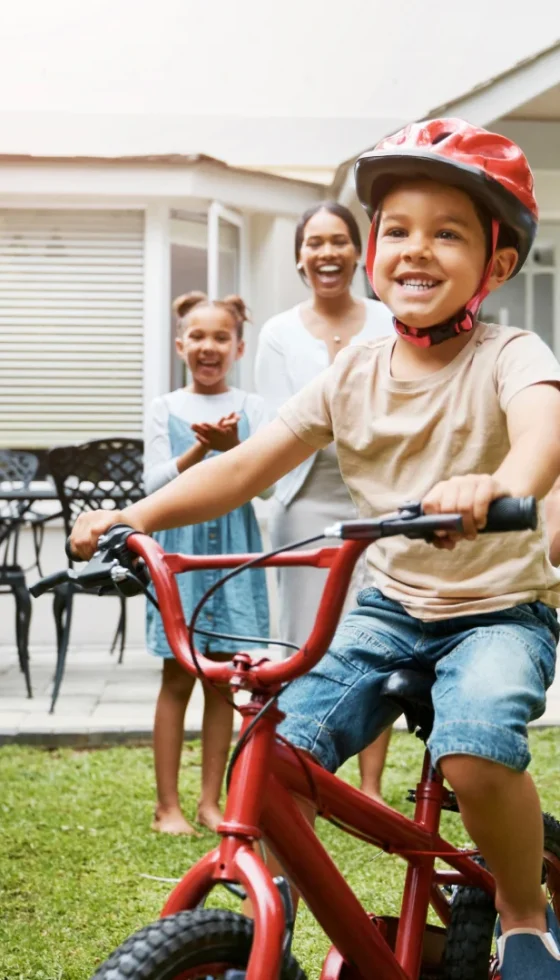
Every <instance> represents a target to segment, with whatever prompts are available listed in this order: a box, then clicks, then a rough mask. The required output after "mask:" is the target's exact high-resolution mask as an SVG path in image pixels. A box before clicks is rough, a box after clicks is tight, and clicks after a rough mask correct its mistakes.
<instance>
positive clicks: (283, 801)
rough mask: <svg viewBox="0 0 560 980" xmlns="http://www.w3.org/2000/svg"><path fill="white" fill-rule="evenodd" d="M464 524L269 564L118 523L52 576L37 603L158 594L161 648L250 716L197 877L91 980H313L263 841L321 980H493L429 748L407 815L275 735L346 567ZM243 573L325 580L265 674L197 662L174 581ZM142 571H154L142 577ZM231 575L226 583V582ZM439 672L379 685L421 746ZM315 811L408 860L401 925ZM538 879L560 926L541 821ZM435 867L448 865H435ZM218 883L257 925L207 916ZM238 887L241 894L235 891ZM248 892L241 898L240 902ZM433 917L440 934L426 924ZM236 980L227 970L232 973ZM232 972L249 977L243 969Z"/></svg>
mask: <svg viewBox="0 0 560 980" xmlns="http://www.w3.org/2000/svg"><path fill="white" fill-rule="evenodd" d="M535 523H536V506H535V502H534V500H533V499H532V498H528V499H517V500H516V499H513V498H504V499H502V500H499V501H496V502H495V503H494V504H493V505H492V507H491V510H490V513H489V518H488V523H487V526H486V528H485V530H486V531H510V530H523V529H526V528H528V527H534V526H535ZM460 528H461V518H460V517H459V516H458V515H452V514H444V515H437V516H426V515H423V514H422V513H421V509H420V507H419V506H418V505H407V506H406V507H405V508H403V509H402V510H401V511H399V513H398V514H396V515H391V516H389V517H387V518H384V519H380V520H363V521H350V522H347V523H344V524H340V525H338V526H337V527H336V528H335V529H332V528H331V529H329V535H330V536H332V533H333V531H336V533H338V535H339V536H340V537H341V538H344V539H345V543H344V544H343V545H342V546H341V547H339V548H332V547H324V548H320V549H317V550H313V551H299V552H297V551H296V552H290V551H284V552H282V553H270V554H268V555H264V556H259V555H257V556H255V555H223V556H218V557H216V556H212V557H205V556H194V557H193V556H188V555H178V554H166V553H164V552H163V550H162V549H161V547H160V546H159V545H158V544H157V543H156V542H154V541H153V540H151V539H150V538H149V537H146V536H145V535H142V534H138V533H136V532H133V531H132V530H131V529H130V528H126V527H123V526H122V525H120V526H116V527H114V528H112V529H111V531H110V532H109V533H108V534H107V535H105V537H104V539H102V540H101V541H100V547H99V551H98V552H97V553H96V554H95V555H94V557H93V558H92V560H91V561H90V562H89V563H88V565H87V566H86V567H85V568H84V570H83V571H82V572H78V571H76V570H75V569H71V570H70V571H65V572H61V573H57V574H56V575H54V576H49V577H48V578H47V579H43V580H42V581H40V582H38V583H37V584H36V585H35V586H34V587H33V588H32V590H31V591H32V593H33V594H34V595H39V594H41V593H42V592H44V591H47V590H48V589H50V588H52V587H53V586H54V585H55V584H57V583H58V582H60V581H62V580H63V579H64V578H65V577H66V576H72V577H73V580H74V582H75V584H76V585H77V586H78V587H81V588H84V589H86V590H88V591H91V590H95V591H98V592H103V591H106V590H108V589H110V588H117V589H119V590H120V591H122V592H124V593H125V594H133V593H138V592H139V591H146V589H147V585H148V583H149V581H150V580H151V582H152V583H153V588H154V590H155V593H156V595H157V600H158V602H159V608H160V610H161V614H162V617H163V622H164V625H165V629H166V633H167V638H168V641H169V644H170V646H171V649H172V651H173V653H174V655H175V657H176V658H177V660H178V661H179V662H180V663H181V664H182V665H183V667H184V668H185V670H187V671H189V672H190V673H191V674H197V675H201V676H203V677H204V678H205V679H206V681H208V682H210V683H215V684H220V685H225V684H228V685H229V686H230V688H231V690H232V691H234V692H235V691H237V690H239V689H245V690H249V691H251V694H252V696H251V700H250V702H249V703H248V704H247V705H245V706H243V707H241V708H240V711H241V713H242V715H243V724H242V729H241V734H240V738H239V742H238V744H237V746H236V749H235V751H234V754H233V758H232V763H231V765H230V781H229V790H228V796H227V805H226V810H225V816H224V821H223V823H222V824H221V826H220V830H219V833H220V837H221V841H220V843H219V845H218V846H217V847H216V848H215V849H214V850H213V851H211V852H210V853H209V854H207V855H206V856H205V857H204V858H202V859H201V860H200V861H199V862H198V863H197V864H195V866H194V867H193V868H191V869H190V870H189V871H188V872H187V873H186V874H185V876H184V878H183V879H182V880H181V882H180V883H179V884H178V885H177V886H176V887H175V888H174V890H173V891H172V893H171V895H170V896H169V898H168V900H167V902H166V904H165V907H164V909H163V911H162V918H161V919H160V920H159V921H158V922H156V923H154V924H152V925H149V926H147V927H145V928H144V929H142V930H140V931H139V932H138V933H136V934H135V935H134V936H132V937H130V938H129V939H127V940H126V942H124V943H123V944H122V946H120V947H119V948H118V949H117V950H116V951H115V952H114V953H113V954H112V955H111V956H110V957H109V959H108V960H107V961H106V962H105V963H104V964H103V965H102V966H100V967H99V969H98V970H97V972H96V973H95V977H94V980H132V978H137V980H210V978H223V980H228V977H233V976H246V980H305V974H304V973H303V971H302V970H301V969H300V967H299V966H298V964H297V962H296V960H295V959H294V957H293V956H292V953H291V933H292V926H293V914H292V906H291V899H290V889H289V887H288V886H287V883H286V880H285V879H283V878H275V879H274V878H273V877H272V875H271V873H270V871H269V870H268V868H267V866H266V863H265V861H264V860H263V858H262V856H261V853H260V849H259V847H258V846H256V845H257V844H258V842H260V841H263V840H264V841H266V842H267V843H268V844H269V845H270V847H271V849H272V850H273V851H274V853H275V854H276V856H277V857H278V858H279V860H280V861H281V863H282V865H283V867H284V868H285V870H286V874H287V876H288V878H289V879H290V881H291V882H292V883H293V885H294V886H295V887H296V888H297V889H298V891H299V893H300V894H301V896H302V898H303V900H304V901H305V903H306V904H307V906H308V907H309V909H310V910H311V912H312V914H313V915H314V916H315V918H316V919H317V921H318V922H319V924H320V925H321V927H322V929H323V930H324V932H325V933H326V934H327V935H328V936H329V938H330V940H331V942H332V947H331V950H330V952H329V954H328V956H327V958H326V960H325V961H324V963H323V964H322V971H321V975H320V980H419V978H420V980H429V978H431V980H435V978H440V980H444V978H445V980H489V978H497V977H498V971H497V964H496V961H495V959H494V958H493V957H492V955H491V947H492V938H493V931H494V925H495V918H496V913H495V910H494V903H493V893H494V880H493V878H492V875H491V874H490V872H489V871H488V870H487V868H486V867H485V866H484V863H483V862H482V861H481V859H480V857H479V856H478V855H477V853H476V852H474V851H467V850H460V849H458V848H456V847H454V846H453V845H451V844H450V843H448V842H447V841H446V840H444V839H443V838H442V837H441V836H440V834H439V823H440V815H441V811H442V810H444V809H451V810H457V806H456V802H455V799H454V797H453V794H452V793H451V792H450V791H449V790H448V789H447V788H446V787H445V786H444V784H443V780H442V778H441V776H440V775H439V773H438V772H437V771H436V770H435V769H434V767H433V766H432V764H431V761H430V756H429V753H428V752H427V751H426V754H425V758H424V764H423V768H422V774H421V777H420V782H419V783H418V785H417V788H416V791H415V793H414V794H413V796H414V799H415V812H414V818H413V819H412V820H411V819H408V818H407V817H405V816H403V815H401V814H400V813H398V812H397V811H395V810H392V809H390V808H389V807H387V806H385V805H383V804H382V803H377V802H374V801H373V800H371V799H369V798H368V797H366V796H365V795H363V794H362V793H361V792H360V791H359V790H357V789H354V788H353V787H351V786H349V785H347V784H346V783H344V782H342V780H340V779H338V778H337V777H336V776H334V775H332V774H331V773H329V772H326V771H325V770H324V769H322V768H321V767H320V766H318V765H317V764H316V763H315V762H314V761H313V759H312V758H311V757H310V756H309V755H307V754H306V753H304V752H301V751H299V750H295V749H294V748H293V747H291V746H289V745H288V744H287V743H283V742H282V741H280V740H279V739H278V738H277V736H276V728H277V726H278V724H279V722H280V721H281V719H282V717H283V716H282V714H281V712H280V711H279V710H278V708H277V707H276V699H277V696H278V694H279V693H280V691H281V689H282V686H283V685H284V684H286V683H287V682H289V681H291V680H293V679H294V678H295V677H298V676H300V675H302V674H304V673H306V672H307V671H308V670H309V669H310V668H311V667H313V666H314V665H315V664H316V663H317V662H318V661H319V660H320V658H321V657H322V656H323V654H324V653H325V651H326V650H327V648H328V646H329V643H330V641H331V639H332V636H333V633H334V630H335V627H336V624H337V622H338V619H339V616H340V614H341V610H342V606H343V603H344V597H345V594H346V591H347V589H348V585H349V582H350V578H351V575H352V570H353V567H354V565H355V563H356V561H357V559H358V558H359V556H360V554H361V553H362V551H363V550H364V548H365V547H366V546H367V545H368V544H369V543H370V542H371V541H374V540H377V539H379V538H381V537H386V536H389V535H394V534H404V535H406V536H408V537H411V538H424V539H426V540H429V539H430V537H431V536H432V535H433V534H434V533H435V532H437V531H442V530H443V531H449V530H459V529H460ZM250 565H260V566H265V565H284V566H286V565H311V566H317V567H328V568H329V569H330V571H329V575H328V578H327V581H326V585H325V589H324V593H323V597H322V601H321V604H320V607H319V610H318V614H317V618H316V621H315V625H314V628H313V631H312V633H311V636H310V637H309V639H308V641H307V643H306V644H305V645H304V646H303V647H302V648H301V649H300V650H299V651H297V652H296V653H295V654H294V655H293V656H290V657H289V658H288V659H286V660H284V661H281V662H272V661H270V660H268V659H266V658H263V657H262V656H260V657H258V659H256V658H253V657H251V656H250V655H249V654H248V653H238V654H236V655H234V657H233V660H232V661H231V662H230V663H227V664H224V663H216V662H213V661H211V660H208V659H206V658H204V657H203V656H202V655H200V654H199V653H197V651H196V648H195V647H194V644H193V642H192V639H193V636H194V623H193V622H191V625H190V630H188V629H187V626H186V624H185V621H184V617H183V611H182V607H181V602H180V598H179V592H178V589H177V584H176V582H175V575H177V574H179V573H183V572H188V571H189V570H192V569H195V568H196V569H200V568H223V569H232V570H233V569H239V568H242V567H243V568H246V567H248V566H250ZM148 573H149V574H148ZM230 574H233V572H231V573H230ZM433 679H434V678H433V676H432V675H431V674H428V673H426V672H423V673H417V672H415V671H411V670H399V671H396V672H395V673H393V674H392V675H391V676H390V677H389V678H388V679H387V681H386V682H385V687H384V696H385V697H387V698H390V699H392V701H393V702H396V704H397V705H398V706H399V707H400V708H401V709H402V711H403V712H404V714H405V716H406V719H407V723H408V728H409V730H410V731H411V732H412V731H416V733H417V734H418V735H419V736H420V737H421V738H422V739H423V740H424V741H426V739H427V737H428V735H429V732H430V729H431V725H432V722H433V709H432V705H431V698H430V690H431V685H432V682H433ZM294 795H297V796H298V797H300V798H303V799H305V800H307V801H309V802H310V803H312V804H314V805H315V806H316V808H317V810H318V813H319V815H321V816H323V817H325V818H326V819H328V820H331V821H333V822H334V823H336V824H337V825H338V826H339V827H341V828H342V829H343V830H344V831H345V832H347V833H348V834H351V835H352V836H354V837H357V838H359V839H361V840H364V841H367V842H368V843H371V844H372V845H374V846H375V847H377V848H381V849H382V850H383V851H386V852H389V853H392V854H397V855H399V856H400V857H401V858H404V860H405V861H406V862H407V864H408V869H407V873H406V880H405V886H404V894H403V899H402V906H401V912H400V916H399V917H398V918H395V917H391V916H377V915H374V914H372V913H370V912H367V911H366V910H365V909H364V908H363V907H362V905H361V904H360V902H359V901H358V899H357V898H356V896H355V895H354V893H353V892H352V890H351V888H350V886H349V885H348V883H347V882H346V881H345V879H344V877H343V876H342V875H341V874H340V872H339V871H338V870H337V868H336V866H335V864H334V863H333V861H332V860H331V858H330V857H329V855H328V854H327V852H326V851H325V849H324V848H323V846H322V844H321V843H320V841H319V839H318V838H317V836H316V835H315V833H314V831H313V829H312V827H311V826H310V825H309V823H308V822H307V821H306V819H305V818H304V816H303V815H302V813H301V812H300V809H299V808H298V806H297V805H296V803H295V801H294ZM544 826H545V839H546V842H545V851H544V854H543V883H545V884H546V886H547V889H548V895H549V898H550V901H551V902H552V903H553V906H554V909H555V912H556V914H557V915H559V914H560V823H558V822H557V821H556V820H554V819H553V818H552V817H550V816H548V815H545V816H544ZM436 859H443V861H444V862H445V863H446V865H447V866H448V868H447V869H445V870H443V869H440V868H439V867H436ZM217 884H225V885H226V886H228V887H230V888H231V889H233V890H235V891H238V892H240V893H242V894H243V893H244V894H246V895H247V896H248V897H249V898H250V900H251V903H252V907H253V914H254V920H251V919H249V918H247V917H245V916H244V915H241V914H236V913H233V912H229V911H223V910H216V909H208V908H204V907H203V905H204V903H205V901H206V900H207V898H208V896H209V894H210V892H211V891H212V889H213V888H214V887H215V886H216V885H217ZM239 886H241V888H239ZM241 889H242V890H243V892H241ZM430 906H431V908H432V909H433V910H435V912H436V914H437V916H438V918H439V920H440V922H441V926H432V925H430V924H428V922H427V918H428V911H429V909H430ZM232 971H233V972H232ZM236 971H246V972H241V973H238V972H236Z"/></svg>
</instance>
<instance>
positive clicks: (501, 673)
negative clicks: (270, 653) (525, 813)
mask: <svg viewBox="0 0 560 980" xmlns="http://www.w3.org/2000/svg"><path fill="white" fill-rule="evenodd" d="M558 637H559V627H558V619H557V616H556V612H555V611H554V610H553V609H550V608H549V607H548V606H545V605H543V603H541V602H532V603H527V604H525V605H519V606H514V607H512V608H509V609H503V610H501V611H500V612H493V613H484V614H481V615H477V616H458V617H455V618H451V619H446V620H438V621H430V622H423V621H422V620H420V619H415V618H414V617H412V616H410V615H409V614H408V613H407V612H405V610H404V608H403V606H401V605H400V603H398V602H393V601H392V600H391V599H387V598H386V597H385V596H383V595H382V593H381V592H379V591H378V590H377V589H371V588H370V589H365V590H364V591H363V592H360V594H359V595H358V608H357V609H355V610H353V611H352V612H351V613H349V614H348V615H347V616H346V617H345V618H344V620H343V621H342V622H341V624H340V626H339V628H338V630H337V632H336V634H335V637H334V639H333V642H332V645H331V647H330V649H329V651H328V652H327V653H326V654H325V656H324V657H323V659H322V660H321V661H320V662H319V663H318V664H317V666H316V667H314V668H313V669H312V670H311V671H310V672H309V673H308V674H305V676H303V677H300V678H298V679H297V680H295V681H294V682H293V683H292V684H290V685H289V687H288V688H287V689H286V690H285V691H284V692H283V693H282V695H281V696H280V699H279V703H278V706H279V708H280V709H281V711H283V712H284V713H285V715H286V718H285V720H284V721H283V722H282V724H281V725H280V726H279V732H280V734H281V735H283V736H284V738H286V739H288V740H289V741H290V742H292V743H293V744H294V745H297V746H298V747H299V748H302V749H306V750H307V751H308V752H310V753H311V754H312V755H313V756H314V757H315V759H316V760H317V761H318V762H319V763H320V764H321V765H322V766H324V767H325V769H328V770H329V771H330V772H335V771H336V770H337V769H338V767H339V766H340V765H342V763H343V762H345V760H346V759H348V758H349V757H350V756H352V755H356V754H357V753H358V752H361V750H362V749H364V748H365V747H366V746H367V745H369V744H370V742H372V741H373V740H374V739H375V738H376V737H377V736H378V735H379V734H380V733H381V732H382V731H383V729H384V728H387V727H388V726H389V725H391V724H392V723H393V722H394V721H395V720H396V718H397V717H398V714H399V711H398V708H396V707H395V705H394V704H392V703H391V702H389V701H387V700H386V699H385V698H383V696H382V695H381V693H380V689H381V685H382V683H383V681H384V679H385V678H386V677H387V675H388V674H390V673H391V672H392V671H394V670H399V669H401V668H406V667H408V668H414V667H416V668H417V669H423V670H426V669H428V670H433V672H434V673H435V678H436V680H435V683H434V686H433V690H432V700H433V705H434V715H435V721H434V726H433V730H432V733H431V735H430V738H429V741H428V748H429V750H430V752H431V755H432V759H433V762H434V764H437V763H438V762H439V760H440V759H442V758H443V757H444V756H446V755H457V754H459V755H472V756H478V757H480V758H482V759H490V760H492V761H494V762H498V763H501V764H502V765H505V766H508V767H510V768H511V769H515V770H518V771H523V770H524V769H526V767H527V766H528V764H529V761H530V758H531V756H530V754H529V748H528V743H527V725H528V723H529V722H530V721H532V720H534V719H535V718H539V717H540V716H541V715H542V714H543V713H544V710H545V704H546V698H545V692H546V690H547V688H548V687H550V685H551V683H552V681H553V679H554V667H555V662H556V644H557V642H558Z"/></svg>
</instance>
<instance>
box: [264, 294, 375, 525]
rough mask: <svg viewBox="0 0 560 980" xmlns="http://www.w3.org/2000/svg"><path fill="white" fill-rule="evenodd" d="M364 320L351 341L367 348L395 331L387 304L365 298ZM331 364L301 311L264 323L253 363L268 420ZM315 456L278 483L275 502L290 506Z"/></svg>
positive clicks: (325, 347)
mask: <svg viewBox="0 0 560 980" xmlns="http://www.w3.org/2000/svg"><path fill="white" fill-rule="evenodd" d="M362 302H364V303H365V304H366V322H365V324H364V326H363V328H362V330H360V332H359V333H357V334H355V335H354V336H353V337H352V339H351V341H350V343H351V344H363V343H366V342H367V341H369V340H377V339H378V338H379V337H387V336H389V335H390V334H391V333H392V332H393V320H392V314H391V313H390V311H389V310H388V309H387V307H386V306H384V305H383V303H379V302H377V301H376V300H372V299H364V300H363V301H362ZM328 366H329V355H328V351H327V345H326V344H325V342H324V341H323V340H318V339H317V338H316V337H313V335H312V334H311V333H310V332H309V330H307V328H306V327H305V326H304V323H303V320H302V318H301V307H300V306H299V305H298V306H294V307H292V309H290V310H286V311H285V312H284V313H278V314H277V315H276V316H273V317H271V319H270V320H267V322H266V323H265V324H264V326H263V328H262V330H261V332H260V334H259V342H258V347H257V356H256V361H255V385H256V389H257V392H258V393H259V395H261V397H262V398H264V400H265V402H266V406H267V410H268V414H269V416H270V417H272V416H274V415H275V414H276V413H277V411H278V409H279V408H280V406H281V405H283V404H284V402H287V401H288V399H289V398H291V396H292V395H295V394H296V392H298V391H300V389H301V388H303V387H305V385H306V384H308V383H309V382H310V381H312V380H313V378H315V377H316V376H317V375H318V374H320V373H321V372H322V371H324V370H325V369H326V368H327V367H328ZM314 459H315V455H313V456H310V457H309V459H306V460H305V462H304V463H301V464H300V465H299V466H296V468H295V469H294V470H292V471H291V472H290V473H288V474H287V475H286V476H284V477H282V479H281V480H279V481H278V483H277V484H276V498H277V500H279V501H280V502H281V503H282V504H284V506H286V507H288V506H289V504H291V502H292V500H293V499H294V497H295V496H296V494H297V493H298V491H299V490H300V489H301V487H302V486H303V483H304V481H305V479H306V477H307V475H308V473H309V472H310V470H311V467H312V466H313V461H314Z"/></svg>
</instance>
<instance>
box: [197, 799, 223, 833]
mask: <svg viewBox="0 0 560 980" xmlns="http://www.w3.org/2000/svg"><path fill="white" fill-rule="evenodd" d="M223 819H224V815H223V813H222V811H221V810H220V808H219V806H216V804H215V803H199V804H198V810H197V811H196V822H197V823H199V824H201V826H202V827H207V828H208V830H213V831H214V833H215V834H216V833H217V832H218V827H219V826H220V824H221V823H222V821H223Z"/></svg>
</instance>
